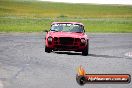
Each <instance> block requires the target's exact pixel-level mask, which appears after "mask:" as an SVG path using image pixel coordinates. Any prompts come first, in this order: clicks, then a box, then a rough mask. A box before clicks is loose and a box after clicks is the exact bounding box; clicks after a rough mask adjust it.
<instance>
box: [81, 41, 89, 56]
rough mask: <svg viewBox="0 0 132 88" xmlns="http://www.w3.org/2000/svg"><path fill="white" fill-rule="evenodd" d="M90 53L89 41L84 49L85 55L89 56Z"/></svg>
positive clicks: (83, 53)
mask: <svg viewBox="0 0 132 88" xmlns="http://www.w3.org/2000/svg"><path fill="white" fill-rule="evenodd" d="M88 53H89V43H88V44H87V45H86V47H85V49H84V50H83V51H82V55H83V56H87V55H88Z"/></svg>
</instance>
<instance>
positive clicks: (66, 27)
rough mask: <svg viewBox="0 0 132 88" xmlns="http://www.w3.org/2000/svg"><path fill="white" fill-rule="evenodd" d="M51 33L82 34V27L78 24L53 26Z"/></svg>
mask: <svg viewBox="0 0 132 88" xmlns="http://www.w3.org/2000/svg"><path fill="white" fill-rule="evenodd" d="M51 31H56V32H60V31H62V32H84V29H83V26H82V25H79V24H53V25H52V26H51Z"/></svg>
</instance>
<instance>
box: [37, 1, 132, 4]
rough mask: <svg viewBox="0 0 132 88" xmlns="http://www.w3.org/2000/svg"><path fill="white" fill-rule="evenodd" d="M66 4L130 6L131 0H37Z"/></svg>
mask: <svg viewBox="0 0 132 88" xmlns="http://www.w3.org/2000/svg"><path fill="white" fill-rule="evenodd" d="M39 1H52V2H66V3H95V4H127V5H132V0H39Z"/></svg>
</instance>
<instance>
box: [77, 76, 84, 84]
mask: <svg viewBox="0 0 132 88" xmlns="http://www.w3.org/2000/svg"><path fill="white" fill-rule="evenodd" d="M76 81H77V83H78V84H79V85H81V86H82V85H84V84H85V83H86V78H85V77H84V76H77V75H76Z"/></svg>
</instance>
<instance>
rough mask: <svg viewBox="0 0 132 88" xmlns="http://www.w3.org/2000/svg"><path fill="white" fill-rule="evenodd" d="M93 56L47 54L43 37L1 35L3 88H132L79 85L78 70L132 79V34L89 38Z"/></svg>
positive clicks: (131, 86) (0, 77) (0, 79)
mask: <svg viewBox="0 0 132 88" xmlns="http://www.w3.org/2000/svg"><path fill="white" fill-rule="evenodd" d="M88 35H89V38H90V51H89V56H82V55H81V53H75V52H52V53H45V52H44V46H45V45H44V34H43V33H29V34H28V33H26V34H24V33H23V34H21V33H7V34H6V33H1V34H0V88H132V82H131V83H129V84H86V85H84V86H80V85H78V84H77V82H76V78H75V77H76V73H77V68H78V67H79V66H80V65H82V66H83V67H84V69H85V70H86V72H87V73H89V74H92V73H93V74H130V75H132V55H127V53H130V52H132V34H131V33H125V34H122V33H120V34H114V33H113V34H112V33H111V34H108V33H106V34H102V33H100V34H94V33H91V34H88Z"/></svg>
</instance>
